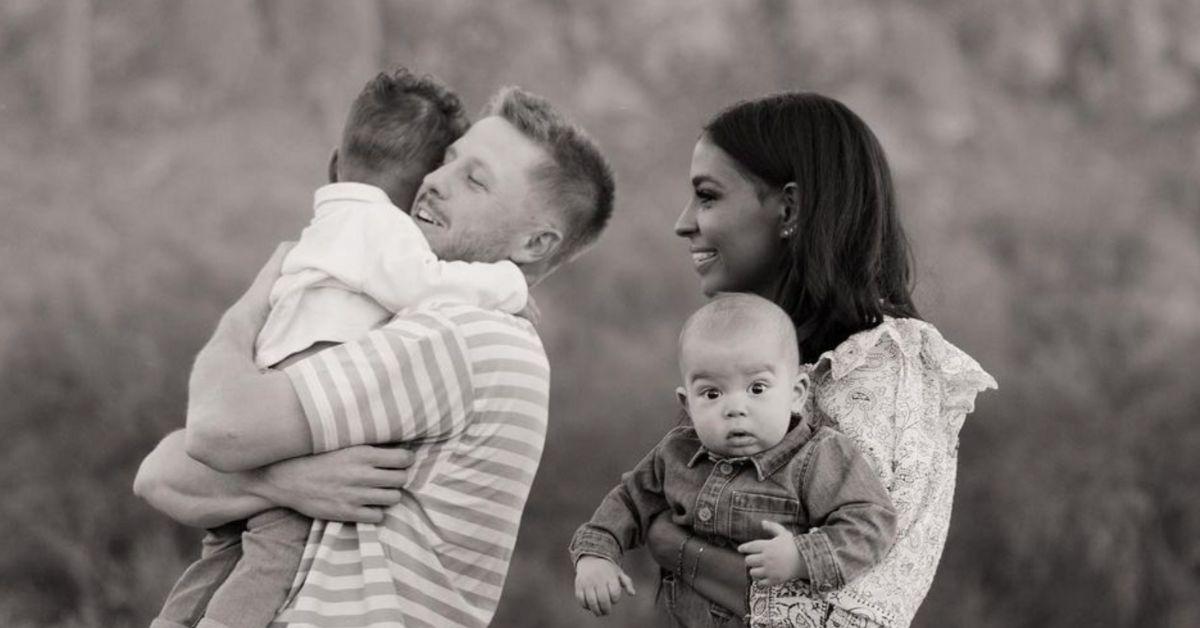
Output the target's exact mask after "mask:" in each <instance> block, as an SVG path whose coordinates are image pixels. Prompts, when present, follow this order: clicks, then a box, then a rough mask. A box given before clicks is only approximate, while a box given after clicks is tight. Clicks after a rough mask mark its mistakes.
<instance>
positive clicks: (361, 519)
mask: <svg viewBox="0 0 1200 628" xmlns="http://www.w3.org/2000/svg"><path fill="white" fill-rule="evenodd" d="M344 521H346V522H347V523H383V509H381V508H372V507H370V506H362V507H359V508H355V509H354V510H353V511H352V512H351V515H350V516H349V517H347V518H345V519H344Z"/></svg>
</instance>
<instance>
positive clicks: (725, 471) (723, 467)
mask: <svg viewBox="0 0 1200 628" xmlns="http://www.w3.org/2000/svg"><path fill="white" fill-rule="evenodd" d="M732 472H733V465H731V464H729V463H728V462H721V463H720V464H718V465H717V473H720V474H721V475H729V474H730V473H732Z"/></svg>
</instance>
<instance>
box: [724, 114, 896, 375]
mask: <svg viewBox="0 0 1200 628" xmlns="http://www.w3.org/2000/svg"><path fill="white" fill-rule="evenodd" d="M704 133H705V134H706V136H707V137H708V138H709V140H710V141H712V143H713V144H715V145H717V146H718V147H720V148H721V150H723V151H725V152H726V153H727V154H729V156H730V157H732V158H733V159H734V161H736V162H737V163H738V164H739V165H740V166H741V167H742V168H744V169H745V171H746V172H748V173H751V174H753V175H755V176H756V177H758V178H759V179H761V180H762V181H763V182H764V183H765V184H766V185H768V186H771V187H772V188H774V189H782V187H783V186H784V185H785V184H787V183H789V182H794V183H795V184H796V186H797V188H798V190H797V191H798V201H799V207H798V209H799V213H798V216H797V222H796V224H795V232H794V234H793V235H792V236H791V237H790V238H788V241H787V244H786V245H785V247H784V248H785V252H784V255H783V259H782V261H781V266H780V268H779V272H778V275H777V277H776V281H777V283H776V289H775V297H774V301H775V303H777V304H778V305H779V306H780V307H782V308H783V309H784V311H786V312H787V313H788V314H789V315H790V316H791V317H792V321H793V322H794V323H795V324H796V332H797V337H798V338H800V349H801V351H802V352H803V355H804V358H805V359H806V360H816V359H817V357H818V356H819V355H821V353H823V352H825V351H827V350H830V349H833V348H834V347H836V346H837V345H839V344H841V343H842V342H843V341H845V340H846V338H848V337H849V336H850V335H851V334H855V333H857V332H860V331H863V330H866V329H871V328H872V327H875V326H876V325H878V324H879V323H881V322H882V321H883V317H884V316H885V315H887V316H895V317H910V318H919V314H918V313H917V308H916V306H915V305H914V304H913V300H912V261H911V258H910V252H909V245H908V238H907V236H905V234H904V228H903V226H901V224H900V217H899V216H898V215H897V211H896V201H895V192H894V190H893V187H892V175H891V172H890V170H889V168H888V164H887V158H886V157H885V156H884V154H883V148H882V147H881V146H880V145H879V141H878V140H877V139H875V135H874V134H873V133H871V130H870V129H869V128H867V125H866V123H864V122H863V121H862V120H861V119H860V118H859V117H858V116H857V115H855V114H854V112H852V111H850V110H849V109H848V108H847V107H846V106H845V105H843V104H842V103H840V102H838V101H836V100H833V99H832V98H827V97H825V96H821V95H819V94H812V93H797V92H789V93H783V94H776V95H772V96H766V97H763V98H758V99H756V100H750V101H746V102H741V103H738V104H735V105H733V106H732V107H730V108H728V109H726V110H724V111H722V112H721V113H719V114H717V116H716V117H715V118H713V119H712V121H711V122H709V123H708V124H707V125H706V126H705V127H704Z"/></svg>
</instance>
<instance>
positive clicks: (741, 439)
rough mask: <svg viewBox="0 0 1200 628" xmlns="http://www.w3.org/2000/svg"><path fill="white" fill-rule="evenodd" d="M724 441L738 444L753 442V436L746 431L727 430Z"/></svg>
mask: <svg viewBox="0 0 1200 628" xmlns="http://www.w3.org/2000/svg"><path fill="white" fill-rule="evenodd" d="M725 438H726V440H728V441H730V442H732V443H735V444H738V443H745V442H749V441H753V440H754V434H753V433H751V432H748V431H746V430H729V432H728V433H727V434H726V435H725Z"/></svg>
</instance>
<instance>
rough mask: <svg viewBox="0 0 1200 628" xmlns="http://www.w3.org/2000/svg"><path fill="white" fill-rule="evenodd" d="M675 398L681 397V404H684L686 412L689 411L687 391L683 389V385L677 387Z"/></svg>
mask: <svg viewBox="0 0 1200 628" xmlns="http://www.w3.org/2000/svg"><path fill="white" fill-rule="evenodd" d="M675 398H676V399H679V405H681V406H683V411H684V412H687V411H688V403H687V391H686V390H684V389H683V386H679V387H678V388H676V389H675Z"/></svg>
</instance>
